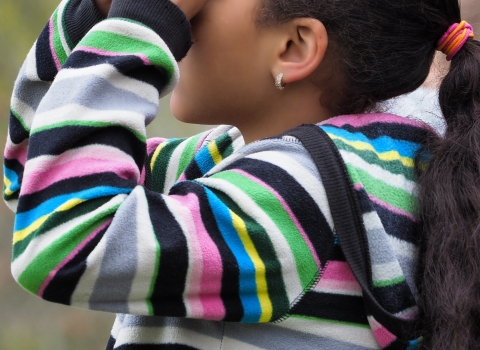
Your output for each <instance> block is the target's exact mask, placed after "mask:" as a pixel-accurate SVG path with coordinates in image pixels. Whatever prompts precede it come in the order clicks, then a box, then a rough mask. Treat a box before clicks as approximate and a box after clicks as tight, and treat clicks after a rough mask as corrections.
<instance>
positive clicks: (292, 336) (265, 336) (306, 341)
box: [223, 323, 370, 350]
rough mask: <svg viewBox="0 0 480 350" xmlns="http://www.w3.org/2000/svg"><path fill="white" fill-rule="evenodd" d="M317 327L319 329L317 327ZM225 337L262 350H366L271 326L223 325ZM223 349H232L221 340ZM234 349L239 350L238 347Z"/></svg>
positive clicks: (345, 343) (226, 340) (365, 349)
mask: <svg viewBox="0 0 480 350" xmlns="http://www.w3.org/2000/svg"><path fill="white" fill-rule="evenodd" d="M319 327H321V326H320V325H319ZM225 337H228V338H232V339H236V340H239V341H241V342H244V343H245V345H246V346H245V349H248V345H247V344H250V345H254V346H257V347H260V348H262V349H271V350H279V349H286V350H287V349H288V350H291V349H302V350H318V349H329V350H367V349H370V348H365V347H363V346H359V345H355V344H352V343H347V342H342V341H339V340H335V339H330V338H325V337H320V336H316V335H313V334H310V333H303V332H300V331H294V330H291V329H286V328H283V327H279V326H276V325H273V324H248V325H242V324H234V323H227V324H226V325H225ZM223 349H233V347H231V346H229V344H228V339H224V340H223ZM236 349H239V348H238V346H237V347H236Z"/></svg>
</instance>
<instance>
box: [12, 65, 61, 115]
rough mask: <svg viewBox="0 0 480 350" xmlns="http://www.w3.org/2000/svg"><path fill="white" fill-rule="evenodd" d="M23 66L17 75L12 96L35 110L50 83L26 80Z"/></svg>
mask: <svg viewBox="0 0 480 350" xmlns="http://www.w3.org/2000/svg"><path fill="white" fill-rule="evenodd" d="M25 65H26V64H25V63H24V65H23V66H22V69H21V70H20V73H19V74H18V77H17V81H16V82H15V89H14V91H13V95H14V96H15V97H16V98H18V99H19V100H20V101H22V102H23V103H25V104H26V105H28V106H30V107H31V108H32V109H33V110H36V109H37V108H38V105H39V104H40V101H41V100H42V98H43V97H44V96H45V94H46V93H47V91H48V89H49V88H50V86H51V85H52V83H51V82H47V81H36V80H30V79H28V78H27V76H26V75H25Z"/></svg>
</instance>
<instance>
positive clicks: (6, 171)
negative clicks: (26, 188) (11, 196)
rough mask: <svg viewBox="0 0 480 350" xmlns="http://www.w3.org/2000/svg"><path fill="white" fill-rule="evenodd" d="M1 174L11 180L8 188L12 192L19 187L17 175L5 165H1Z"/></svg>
mask: <svg viewBox="0 0 480 350" xmlns="http://www.w3.org/2000/svg"><path fill="white" fill-rule="evenodd" d="M3 174H4V175H5V177H6V178H7V179H8V180H9V181H10V182H11V183H10V187H8V189H9V190H10V191H12V192H16V191H18V190H19V189H20V183H19V182H18V175H17V173H16V172H15V171H13V170H12V169H9V168H7V167H6V166H5V165H4V166H3Z"/></svg>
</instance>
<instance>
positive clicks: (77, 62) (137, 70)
mask: <svg viewBox="0 0 480 350" xmlns="http://www.w3.org/2000/svg"><path fill="white" fill-rule="evenodd" d="M99 64H110V65H112V66H114V67H115V68H116V69H117V70H118V71H119V72H120V73H122V74H123V75H125V76H127V77H130V78H133V79H136V80H139V81H142V82H144V83H147V84H150V85H152V86H154V87H155V88H156V89H157V90H158V91H162V90H163V88H164V87H165V84H167V80H168V75H167V73H166V71H165V70H164V69H162V68H161V67H155V66H146V65H145V63H144V62H143V61H142V60H141V59H140V58H138V57H137V56H133V55H132V56H102V55H97V54H94V53H91V52H84V51H74V52H73V53H72V54H71V55H70V57H69V58H68V60H67V62H65V65H64V67H65V68H86V67H91V66H96V65H99Z"/></svg>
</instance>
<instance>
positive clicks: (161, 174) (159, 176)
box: [151, 139, 185, 193]
mask: <svg viewBox="0 0 480 350" xmlns="http://www.w3.org/2000/svg"><path fill="white" fill-rule="evenodd" d="M183 141H185V139H170V140H168V141H165V142H167V144H166V145H165V146H164V147H163V148H162V150H161V151H160V154H159V155H158V156H157V158H156V161H155V163H153V164H152V165H151V166H152V167H153V168H152V190H154V191H156V192H158V193H163V191H164V188H165V180H166V176H167V169H168V167H169V165H170V161H171V159H172V154H173V152H175V149H176V148H177V147H178V146H179V145H180V144H181V143H182V142H183ZM162 145H163V144H160V145H159V146H158V147H161V146H162ZM154 153H155V152H154Z"/></svg>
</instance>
